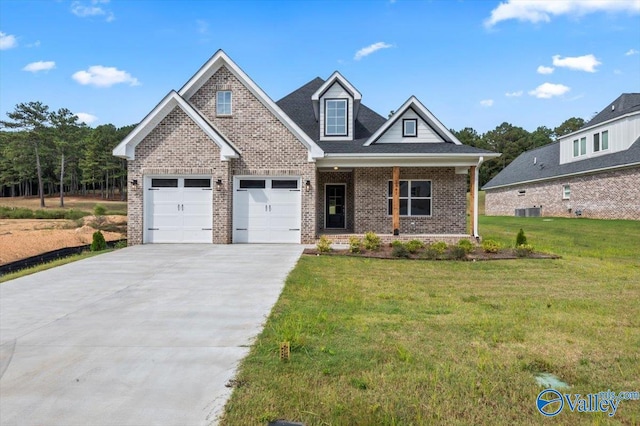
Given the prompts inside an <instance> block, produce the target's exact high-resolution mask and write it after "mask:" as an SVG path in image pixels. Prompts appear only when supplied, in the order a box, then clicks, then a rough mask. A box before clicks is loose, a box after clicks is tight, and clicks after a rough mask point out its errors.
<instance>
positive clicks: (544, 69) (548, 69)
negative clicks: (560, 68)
mask: <svg viewBox="0 0 640 426" xmlns="http://www.w3.org/2000/svg"><path fill="white" fill-rule="evenodd" d="M553 70H554V68H553V67H545V66H544V65H540V66H539V67H538V74H551V73H553Z"/></svg>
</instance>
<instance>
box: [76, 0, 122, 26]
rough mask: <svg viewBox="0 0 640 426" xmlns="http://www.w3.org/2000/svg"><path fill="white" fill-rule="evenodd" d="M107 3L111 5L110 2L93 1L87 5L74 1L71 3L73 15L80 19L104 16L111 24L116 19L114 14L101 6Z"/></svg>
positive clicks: (105, 0) (106, 0) (107, 0)
mask: <svg viewBox="0 0 640 426" xmlns="http://www.w3.org/2000/svg"><path fill="white" fill-rule="evenodd" d="M107 3H109V0H91V2H90V4H89V5H85V4H84V3H83V2H80V1H74V2H72V3H71V13H73V14H74V15H76V16H78V17H80V18H86V17H89V16H104V17H105V20H106V21H107V22H111V21H113V20H114V19H116V17H115V15H114V14H113V12H111V11H110V10H108V9H105V8H103V7H101V6H99V5H100V4H107Z"/></svg>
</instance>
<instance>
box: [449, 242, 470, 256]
mask: <svg viewBox="0 0 640 426" xmlns="http://www.w3.org/2000/svg"><path fill="white" fill-rule="evenodd" d="M466 241H468V240H466ZM449 258H450V259H454V260H463V259H466V258H467V251H466V250H465V249H464V247H460V246H459V245H455V246H451V247H449Z"/></svg>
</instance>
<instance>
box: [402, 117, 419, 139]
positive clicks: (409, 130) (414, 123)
mask: <svg viewBox="0 0 640 426" xmlns="http://www.w3.org/2000/svg"><path fill="white" fill-rule="evenodd" d="M417 136H418V120H416V119H414V118H411V119H405V120H402V137H404V138H415V137H417Z"/></svg>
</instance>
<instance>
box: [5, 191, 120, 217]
mask: <svg viewBox="0 0 640 426" xmlns="http://www.w3.org/2000/svg"><path fill="white" fill-rule="evenodd" d="M44 202H45V205H46V207H45V209H46V210H79V211H86V212H89V213H93V208H94V207H95V206H96V204H100V205H102V206H104V207H105V208H106V209H107V212H106V214H108V215H123V216H126V214H127V202H126V201H112V200H103V199H101V198H92V197H77V196H73V195H70V196H65V197H64V209H61V208H60V197H59V196H57V197H56V196H50V197H45V200H44ZM0 206H2V207H11V208H25V209H30V210H40V198H38V197H0Z"/></svg>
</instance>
